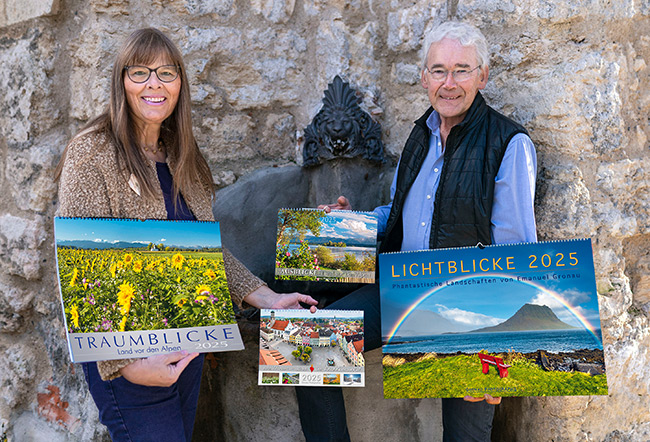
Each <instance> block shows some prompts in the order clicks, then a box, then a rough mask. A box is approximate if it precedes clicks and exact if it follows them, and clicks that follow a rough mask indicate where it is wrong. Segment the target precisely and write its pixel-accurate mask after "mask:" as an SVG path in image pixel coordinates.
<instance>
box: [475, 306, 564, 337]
mask: <svg viewBox="0 0 650 442" xmlns="http://www.w3.org/2000/svg"><path fill="white" fill-rule="evenodd" d="M573 328H576V327H573V326H571V325H569V324H567V323H566V322H562V321H560V319H558V317H557V316H556V315H555V313H553V310H551V309H550V308H549V307H548V306H546V305H537V304H524V305H523V306H521V308H520V309H519V310H517V312H516V313H515V314H514V315H512V316H511V317H510V318H509V319H507V320H506V321H504V322H502V323H501V324H498V325H495V326H493V327H485V328H480V329H478V330H473V331H472V332H482V333H484V332H499V331H527V330H566V329H573Z"/></svg>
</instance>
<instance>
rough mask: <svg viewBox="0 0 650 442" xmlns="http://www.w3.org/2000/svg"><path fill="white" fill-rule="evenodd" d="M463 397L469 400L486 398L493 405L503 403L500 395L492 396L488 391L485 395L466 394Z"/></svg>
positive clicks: (478, 400)
mask: <svg viewBox="0 0 650 442" xmlns="http://www.w3.org/2000/svg"><path fill="white" fill-rule="evenodd" d="M463 399H464V400H466V401H467V402H481V401H483V400H484V401H486V402H487V403H488V404H492V405H499V404H500V403H501V398H500V397H492V396H490V395H489V394H487V393H486V394H485V396H483V397H472V396H465V397H464V398H463Z"/></svg>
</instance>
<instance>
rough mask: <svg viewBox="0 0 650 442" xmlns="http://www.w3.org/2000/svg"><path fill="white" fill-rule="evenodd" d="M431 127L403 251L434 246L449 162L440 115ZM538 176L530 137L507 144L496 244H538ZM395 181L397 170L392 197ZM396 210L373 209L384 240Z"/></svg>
mask: <svg viewBox="0 0 650 442" xmlns="http://www.w3.org/2000/svg"><path fill="white" fill-rule="evenodd" d="M427 126H428V127H429V129H430V130H431V138H430V140H429V152H428V153H427V157H426V158H425V160H424V163H422V168H421V169H420V173H419V174H418V176H417V177H416V179H415V182H414V183H413V185H412V186H411V189H410V190H409V192H408V195H407V197H406V200H405V202H404V210H403V212H402V224H403V229H404V238H403V240H402V251H409V250H424V249H428V248H429V237H430V235H431V222H432V218H433V207H434V203H435V196H436V190H437V189H438V184H439V183H440V173H441V172H442V164H443V161H444V151H443V148H442V141H441V138H440V117H439V116H438V113H437V112H436V111H433V112H432V113H431V115H430V116H429V118H428V119H427ZM536 175H537V156H536V155H535V146H534V145H533V142H532V140H531V139H530V138H529V137H528V135H525V134H517V135H515V136H514V137H513V138H512V140H510V143H508V147H507V148H506V151H505V154H504V156H503V160H502V161H501V166H500V167H499V171H498V172H497V176H496V178H495V186H494V201H493V205H492V219H491V223H492V225H491V229H490V233H491V237H492V243H493V244H508V243H517V242H534V241H537V232H536V226H535V212H534V209H533V203H534V200H535V178H536ZM396 181H397V170H396V171H395V176H394V177H393V184H392V185H391V187H390V192H391V199H392V198H393V197H394V196H395V183H396ZM391 206H392V202H391V204H388V205H386V206H379V207H377V208H375V210H374V211H375V213H377V215H378V217H379V220H378V231H379V236H383V234H384V232H385V231H386V223H387V221H388V215H389V213H390V209H391Z"/></svg>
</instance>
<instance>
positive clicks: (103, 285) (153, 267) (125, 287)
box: [54, 217, 244, 362]
mask: <svg viewBox="0 0 650 442" xmlns="http://www.w3.org/2000/svg"><path fill="white" fill-rule="evenodd" d="M54 232H55V244H56V262H57V270H58V277H59V288H60V293H61V304H62V308H63V317H64V321H65V328H66V333H67V338H68V348H69V350H70V357H71V359H72V361H73V362H88V361H100V360H110V359H124V358H136V357H146V356H151V355H155V354H164V353H172V352H175V351H181V350H187V351H188V352H213V351H229V350H242V349H243V348H244V345H243V342H242V339H241V336H240V333H239V329H238V327H237V322H236V320H235V314H234V311H233V305H232V301H231V299H230V293H229V291H228V285H227V282H226V273H225V270H224V263H223V254H222V246H221V233H220V231H219V223H217V222H200V221H163V220H146V221H141V220H134V219H106V218H104V219H100V218H60V217H56V218H55V219H54Z"/></svg>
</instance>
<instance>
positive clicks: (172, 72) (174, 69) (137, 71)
mask: <svg viewBox="0 0 650 442" xmlns="http://www.w3.org/2000/svg"><path fill="white" fill-rule="evenodd" d="M124 70H125V71H126V75H128V76H129V79H130V80H131V81H132V82H134V83H144V82H145V81H147V80H149V77H151V73H152V72H155V73H156V77H158V80H160V81H162V82H163V83H171V82H172V81H174V80H176V79H177V78H178V73H179V71H180V68H179V67H178V66H176V65H173V64H166V65H164V66H158V67H157V68H156V69H149V68H148V67H146V66H124Z"/></svg>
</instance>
